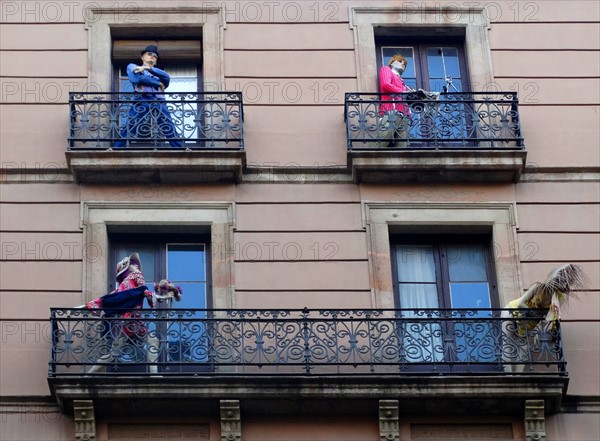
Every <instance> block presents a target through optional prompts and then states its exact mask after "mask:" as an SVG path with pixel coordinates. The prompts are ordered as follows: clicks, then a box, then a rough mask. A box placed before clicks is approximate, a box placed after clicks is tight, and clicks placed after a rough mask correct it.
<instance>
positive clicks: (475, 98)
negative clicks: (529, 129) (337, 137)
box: [344, 91, 526, 183]
mask: <svg viewBox="0 0 600 441" xmlns="http://www.w3.org/2000/svg"><path fill="white" fill-rule="evenodd" d="M344 118H345V120H346V136H347V146H348V164H349V166H350V167H351V168H352V173H353V175H354V178H355V180H356V181H357V182H375V183H385V182H517V181H518V180H519V178H520V175H521V173H522V171H523V169H524V167H525V158H526V151H525V147H524V140H523V138H522V136H521V127H520V119H519V109H518V99H517V94H516V93H515V92H498V93H478V92H470V93H464V92H460V93H458V92H448V93H441V94H439V95H431V94H425V93H423V92H422V91H417V92H411V93H400V94H395V95H386V94H379V93H346V98H345V109H344Z"/></svg>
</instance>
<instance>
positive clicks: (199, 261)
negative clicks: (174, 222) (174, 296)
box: [109, 234, 212, 372]
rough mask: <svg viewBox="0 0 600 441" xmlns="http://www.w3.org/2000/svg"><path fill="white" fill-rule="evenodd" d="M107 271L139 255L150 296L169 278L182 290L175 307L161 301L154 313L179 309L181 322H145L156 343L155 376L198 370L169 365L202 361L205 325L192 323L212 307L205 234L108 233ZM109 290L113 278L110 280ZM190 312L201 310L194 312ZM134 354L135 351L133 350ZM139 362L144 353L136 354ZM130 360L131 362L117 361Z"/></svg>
mask: <svg viewBox="0 0 600 441" xmlns="http://www.w3.org/2000/svg"><path fill="white" fill-rule="evenodd" d="M109 240H110V245H111V246H110V249H111V251H110V262H111V264H112V265H111V269H112V268H116V265H117V262H119V261H120V260H121V259H122V258H123V257H125V256H128V255H129V254H131V253H132V252H138V253H139V255H140V259H141V261H142V268H143V271H142V272H143V274H144V278H145V280H146V285H147V286H148V288H149V289H150V290H151V291H153V286H154V283H156V282H158V281H160V280H161V279H168V280H170V281H171V282H173V283H174V284H176V285H179V286H180V287H181V288H182V290H183V293H184V294H183V296H182V298H181V301H180V302H175V301H173V302H172V303H171V302H161V303H157V304H156V305H155V308H157V309H170V308H176V309H182V310H185V312H183V314H177V315H178V316H181V317H185V320H175V321H163V320H156V321H150V322H148V324H147V326H148V328H149V330H150V332H152V333H156V337H157V338H158V340H159V341H161V342H166V344H165V343H163V344H161V345H160V350H159V355H158V361H159V363H168V365H161V366H160V367H159V371H161V372H170V371H172V370H173V369H177V370H182V369H185V370H188V371H189V370H195V371H198V370H201V369H203V367H202V366H200V367H199V366H198V365H196V366H193V365H192V366H185V367H184V366H173V363H174V362H175V363H176V362H179V361H185V362H187V363H190V362H197V363H203V362H206V360H207V353H206V352H207V351H206V347H207V346H206V338H207V334H206V329H205V328H204V325H202V324H200V323H198V322H193V321H191V320H193V319H194V318H205V317H206V312H205V311H203V310H205V309H207V308H210V307H211V306H212V302H211V295H210V291H211V290H210V288H211V286H210V276H209V274H210V260H209V256H210V239H209V237H208V236H204V235H189V234H188V235H186V234H144V235H139V234H112V235H110V238H109ZM112 280H113V281H112V283H109V284H112V285H113V286H112V287H111V290H112V289H114V284H116V282H115V281H114V278H113V279H112ZM190 310H200V311H194V312H193V313H192V312H191V311H190ZM138 352H139V351H138ZM137 356H138V357H139V358H141V359H143V357H144V354H143V353H142V354H137ZM122 361H131V360H122ZM120 369H125V370H128V369H136V367H135V366H132V367H128V366H125V367H123V366H121V367H120Z"/></svg>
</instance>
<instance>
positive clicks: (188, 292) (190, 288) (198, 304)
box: [171, 282, 207, 309]
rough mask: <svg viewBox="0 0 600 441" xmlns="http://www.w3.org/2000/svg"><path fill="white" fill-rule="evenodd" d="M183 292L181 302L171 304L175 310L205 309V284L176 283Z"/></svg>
mask: <svg viewBox="0 0 600 441" xmlns="http://www.w3.org/2000/svg"><path fill="white" fill-rule="evenodd" d="M174 283H176V284H177V285H179V286H180V287H181V289H182V290H183V295H182V296H181V301H179V302H176V301H173V302H171V307H172V308H177V309H206V307H207V306H206V283H189V282H188V283H177V282H174Z"/></svg>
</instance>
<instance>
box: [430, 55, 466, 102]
mask: <svg viewBox="0 0 600 441" xmlns="http://www.w3.org/2000/svg"><path fill="white" fill-rule="evenodd" d="M427 65H428V70H429V72H428V73H429V84H430V88H431V90H432V91H435V92H441V91H442V90H444V87H446V88H447V92H461V91H462V76H461V73H460V64H459V59H458V49H456V48H454V47H430V48H427ZM446 80H448V81H446Z"/></svg>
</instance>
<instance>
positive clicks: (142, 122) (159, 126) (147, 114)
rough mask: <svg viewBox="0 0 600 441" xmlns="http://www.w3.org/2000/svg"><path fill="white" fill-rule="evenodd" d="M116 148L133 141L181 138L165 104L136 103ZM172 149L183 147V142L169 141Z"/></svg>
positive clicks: (130, 110) (116, 142) (154, 102)
mask: <svg viewBox="0 0 600 441" xmlns="http://www.w3.org/2000/svg"><path fill="white" fill-rule="evenodd" d="M119 136H120V138H122V139H121V140H118V141H115V147H125V145H127V143H128V142H129V143H130V142H131V141H143V140H147V139H149V138H150V139H153V138H154V139H155V138H168V139H171V138H180V135H179V134H178V133H177V130H175V124H173V120H172V119H171V113H170V112H169V109H168V108H167V105H166V103H165V102H160V101H158V102H157V101H143V100H141V101H134V102H132V103H131V107H130V108H129V116H128V118H127V125H126V126H125V127H124V128H123V129H122V130H121V132H120V133H119ZM169 144H170V145H171V147H181V146H183V141H178V140H173V141H169Z"/></svg>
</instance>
